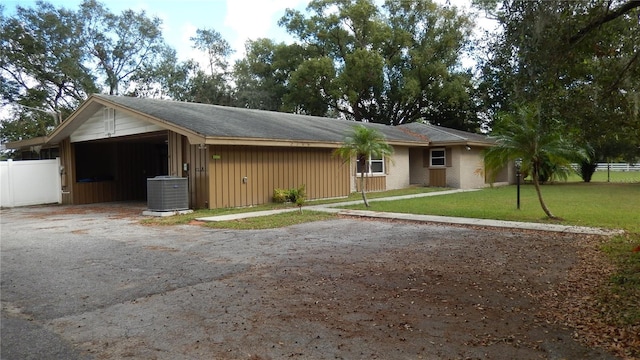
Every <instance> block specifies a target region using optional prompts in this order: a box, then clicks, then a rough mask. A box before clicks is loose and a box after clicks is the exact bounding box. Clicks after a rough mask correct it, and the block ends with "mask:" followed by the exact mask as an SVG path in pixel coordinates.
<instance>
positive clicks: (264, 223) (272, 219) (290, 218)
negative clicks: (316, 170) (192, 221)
mask: <svg viewBox="0 0 640 360" xmlns="http://www.w3.org/2000/svg"><path fill="white" fill-rule="evenodd" d="M335 217H336V215H334V214H329V213H325V212H319V211H309V210H303V211H302V213H300V212H299V211H293V212H286V213H281V214H276V215H270V216H259V217H253V218H246V219H239V220H233V221H220V222H207V223H205V224H204V226H206V227H210V228H216V229H235V230H258V229H273V228H279V227H284V226H291V225H296V224H302V223H307V222H312V221H322V220H329V219H335Z"/></svg>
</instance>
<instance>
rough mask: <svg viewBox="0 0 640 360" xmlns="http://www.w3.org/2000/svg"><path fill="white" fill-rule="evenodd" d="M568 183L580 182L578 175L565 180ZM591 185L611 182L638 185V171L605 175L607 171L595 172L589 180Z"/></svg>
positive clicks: (639, 176)
mask: <svg viewBox="0 0 640 360" xmlns="http://www.w3.org/2000/svg"><path fill="white" fill-rule="evenodd" d="M567 181H568V182H582V178H580V176H579V175H578V174H572V175H571V176H569V178H568V179H567ZM591 182H593V183H601V182H612V183H640V171H611V172H610V173H609V175H607V171H606V170H605V171H596V172H595V173H593V177H592V178H591Z"/></svg>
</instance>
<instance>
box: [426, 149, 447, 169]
mask: <svg viewBox="0 0 640 360" xmlns="http://www.w3.org/2000/svg"><path fill="white" fill-rule="evenodd" d="M446 161H447V160H446V153H445V150H444V149H431V164H430V166H445V165H446Z"/></svg>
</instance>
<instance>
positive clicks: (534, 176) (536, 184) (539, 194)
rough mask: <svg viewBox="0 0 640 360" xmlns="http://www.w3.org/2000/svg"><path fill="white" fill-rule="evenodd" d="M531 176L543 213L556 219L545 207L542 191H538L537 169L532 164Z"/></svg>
mask: <svg viewBox="0 0 640 360" xmlns="http://www.w3.org/2000/svg"><path fill="white" fill-rule="evenodd" d="M532 177H533V186H535V188H536V193H537V194H538V201H540V206H541V207H542V211H544V213H545V214H547V216H548V217H549V218H550V219H558V218H557V217H556V216H555V215H553V214H552V213H551V211H550V210H549V208H548V207H547V204H545V203H544V199H542V192H540V182H539V180H538V169H537V168H536V166H535V165H534V166H533V176H532Z"/></svg>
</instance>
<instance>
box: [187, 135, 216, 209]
mask: <svg viewBox="0 0 640 360" xmlns="http://www.w3.org/2000/svg"><path fill="white" fill-rule="evenodd" d="M182 144H183V150H182V159H183V163H187V164H189V170H188V171H187V172H186V173H185V174H184V175H185V176H187V177H188V178H189V205H190V207H191V208H193V209H206V208H208V207H209V203H208V199H209V191H208V188H207V185H208V182H209V171H208V147H207V146H202V147H201V146H200V145H190V144H189V142H188V141H187V139H186V138H183V139H182ZM181 166H182V165H181Z"/></svg>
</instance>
